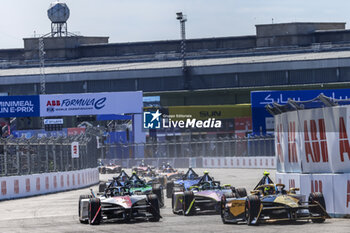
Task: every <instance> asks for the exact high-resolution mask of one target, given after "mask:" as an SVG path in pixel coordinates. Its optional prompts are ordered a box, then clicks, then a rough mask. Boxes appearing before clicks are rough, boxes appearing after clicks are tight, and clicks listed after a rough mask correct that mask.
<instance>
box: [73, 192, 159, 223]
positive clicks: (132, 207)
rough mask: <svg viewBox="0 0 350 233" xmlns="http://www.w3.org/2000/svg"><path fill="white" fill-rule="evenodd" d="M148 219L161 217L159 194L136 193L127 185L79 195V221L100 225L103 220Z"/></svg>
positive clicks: (152, 219) (153, 219) (157, 219)
mask: <svg viewBox="0 0 350 233" xmlns="http://www.w3.org/2000/svg"><path fill="white" fill-rule="evenodd" d="M140 218H142V219H148V220H149V221H153V222H158V221H159V219H160V218H161V216H160V211H159V203H158V198H157V195H155V194H149V195H134V194H133V193H131V192H130V190H129V189H128V188H127V187H123V186H120V187H111V188H107V189H106V190H105V192H104V194H103V195H100V196H96V195H95V194H94V192H93V191H92V190H91V195H81V196H80V197H79V221H80V222H81V223H89V224H91V225H98V224H100V223H101V222H102V221H108V220H123V221H125V222H128V221H130V220H136V219H140Z"/></svg>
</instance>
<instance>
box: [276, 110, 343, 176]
mask: <svg viewBox="0 0 350 233" xmlns="http://www.w3.org/2000/svg"><path fill="white" fill-rule="evenodd" d="M348 132H350V106H336V107H327V108H317V109H308V110H298V111H293V112H285V113H282V114H280V115H276V116H275V151H276V155H277V170H278V171H279V172H292V173H300V172H301V173H338V172H350V142H349V138H348Z"/></svg>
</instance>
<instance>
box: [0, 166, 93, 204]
mask: <svg viewBox="0 0 350 233" xmlns="http://www.w3.org/2000/svg"><path fill="white" fill-rule="evenodd" d="M98 182H99V173H98V169H97V168H89V169H84V170H76V171H69V172H52V173H42V174H32V175H25V176H7V177H0V186H1V187H0V188H1V193H0V200H5V199H14V198H20V197H29V196H35V195H40V194H47V193H55V192H61V191H66V190H71V189H79V188H83V187H88V186H91V185H94V184H97V183H98Z"/></svg>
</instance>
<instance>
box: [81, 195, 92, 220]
mask: <svg viewBox="0 0 350 233" xmlns="http://www.w3.org/2000/svg"><path fill="white" fill-rule="evenodd" d="M91 197H92V196H91V195H80V196H79V209H78V211H79V213H78V215H79V221H80V223H88V220H80V216H81V200H82V199H90V198H91Z"/></svg>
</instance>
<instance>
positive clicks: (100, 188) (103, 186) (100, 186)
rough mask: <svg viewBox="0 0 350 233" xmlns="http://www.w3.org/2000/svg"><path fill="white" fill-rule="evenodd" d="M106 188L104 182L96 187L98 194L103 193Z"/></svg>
mask: <svg viewBox="0 0 350 233" xmlns="http://www.w3.org/2000/svg"><path fill="white" fill-rule="evenodd" d="M106 188H107V185H106V182H100V183H99V185H98V192H99V193H103V192H104V191H105V189H106Z"/></svg>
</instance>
